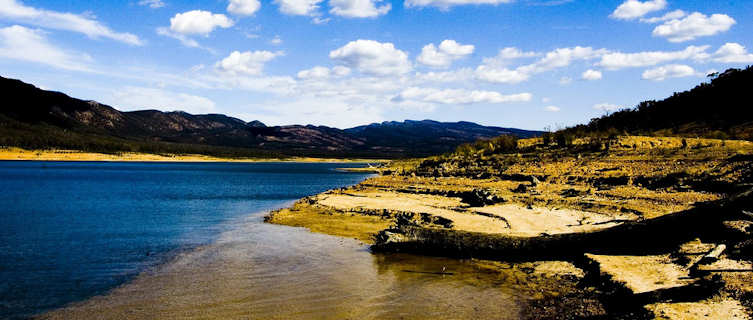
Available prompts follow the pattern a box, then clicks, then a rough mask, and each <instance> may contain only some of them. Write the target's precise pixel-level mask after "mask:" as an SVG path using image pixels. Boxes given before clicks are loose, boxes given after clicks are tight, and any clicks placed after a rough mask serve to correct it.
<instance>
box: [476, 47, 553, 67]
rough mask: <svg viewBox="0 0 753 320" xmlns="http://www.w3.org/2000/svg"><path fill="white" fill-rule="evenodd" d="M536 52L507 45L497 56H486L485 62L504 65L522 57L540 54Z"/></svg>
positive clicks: (497, 65)
mask: <svg viewBox="0 0 753 320" xmlns="http://www.w3.org/2000/svg"><path fill="white" fill-rule="evenodd" d="M538 55H539V54H538V53H536V52H524V51H523V50H520V49H518V48H515V47H507V48H504V49H501V50H499V53H497V55H496V56H494V57H490V58H484V60H483V62H484V64H485V65H487V66H495V67H503V66H506V65H509V64H510V63H511V62H512V61H514V60H517V59H522V58H530V57H535V56H538Z"/></svg>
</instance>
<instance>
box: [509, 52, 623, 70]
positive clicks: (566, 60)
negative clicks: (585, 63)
mask: <svg viewBox="0 0 753 320" xmlns="http://www.w3.org/2000/svg"><path fill="white" fill-rule="evenodd" d="M608 52H609V51H608V50H606V49H598V50H597V49H593V48H591V47H580V46H578V47H572V48H559V49H555V50H553V51H550V52H548V53H547V54H546V55H544V57H543V58H541V60H539V61H537V62H536V63H534V64H532V65H529V66H524V67H523V68H524V69H526V70H530V71H531V72H536V73H538V72H545V71H549V70H554V69H557V68H562V67H567V66H569V65H570V64H571V63H572V62H573V61H578V60H592V59H596V58H599V57H601V56H603V55H604V54H607V53H608Z"/></svg>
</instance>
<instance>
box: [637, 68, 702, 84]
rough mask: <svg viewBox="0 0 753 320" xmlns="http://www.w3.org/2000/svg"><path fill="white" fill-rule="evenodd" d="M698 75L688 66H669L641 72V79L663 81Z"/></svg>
mask: <svg viewBox="0 0 753 320" xmlns="http://www.w3.org/2000/svg"><path fill="white" fill-rule="evenodd" d="M697 75H699V73H697V72H696V71H695V69H693V68H692V67H690V66H687V65H683V64H670V65H666V66H661V67H658V68H654V69H650V70H646V71H645V72H643V76H642V77H643V79H645V80H654V81H663V80H665V79H668V78H683V77H692V76H697Z"/></svg>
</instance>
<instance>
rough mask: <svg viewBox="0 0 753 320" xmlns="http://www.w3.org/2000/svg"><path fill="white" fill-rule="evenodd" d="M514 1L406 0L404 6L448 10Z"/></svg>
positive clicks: (511, 0)
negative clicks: (457, 7)
mask: <svg viewBox="0 0 753 320" xmlns="http://www.w3.org/2000/svg"><path fill="white" fill-rule="evenodd" d="M513 1H514V0H406V1H405V6H406V7H407V8H411V7H436V8H439V9H441V10H448V9H450V8H451V7H454V6H464V5H480V4H491V5H497V4H501V3H511V2H513Z"/></svg>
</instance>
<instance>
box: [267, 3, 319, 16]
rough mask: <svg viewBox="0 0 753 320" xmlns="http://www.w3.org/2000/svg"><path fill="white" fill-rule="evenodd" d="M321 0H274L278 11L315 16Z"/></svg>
mask: <svg viewBox="0 0 753 320" xmlns="http://www.w3.org/2000/svg"><path fill="white" fill-rule="evenodd" d="M322 1H323V0H275V1H274V3H275V4H277V5H278V6H280V12H282V13H284V14H289V15H294V16H317V15H319V4H320V3H321V2H322Z"/></svg>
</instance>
